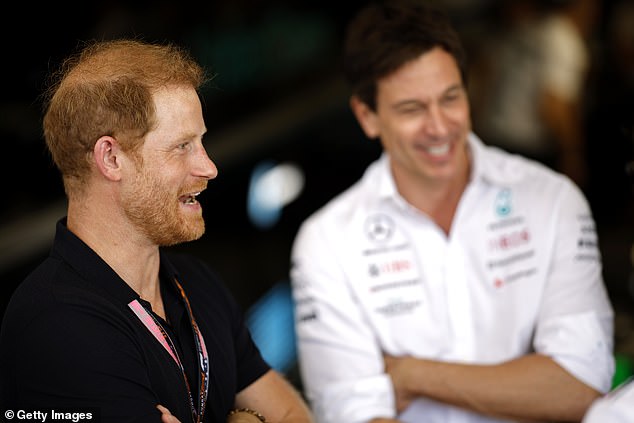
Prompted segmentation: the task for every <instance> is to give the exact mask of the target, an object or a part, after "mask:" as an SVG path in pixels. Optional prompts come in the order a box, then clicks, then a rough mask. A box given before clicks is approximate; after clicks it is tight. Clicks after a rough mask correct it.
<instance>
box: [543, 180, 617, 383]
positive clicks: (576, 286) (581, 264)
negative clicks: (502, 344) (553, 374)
mask: <svg viewBox="0 0 634 423" xmlns="http://www.w3.org/2000/svg"><path fill="white" fill-rule="evenodd" d="M564 188H565V189H564V192H563V193H562V195H560V196H559V204H558V205H556V207H557V211H556V214H555V216H554V219H553V220H552V224H553V226H554V243H553V244H552V245H553V251H552V255H553V258H552V261H551V262H550V269H549V275H548V282H547V284H546V289H545V292H544V298H543V302H542V307H541V310H540V314H539V322H538V325H537V330H536V334H535V342H534V346H535V349H536V351H537V352H540V353H542V354H545V355H548V356H551V357H552V358H553V359H554V360H555V361H556V362H557V363H558V364H560V365H561V366H562V367H563V368H565V369H566V370H568V371H569V372H570V373H571V374H573V375H574V376H576V377H577V378H578V379H580V380H581V381H583V382H585V383H586V384H588V385H590V386H592V387H593V388H595V389H597V390H599V391H601V392H604V393H605V392H607V391H608V390H609V389H610V386H611V381H612V376H613V374H614V368H615V363H614V357H613V343H614V342H613V331H614V323H613V319H614V313H613V309H612V306H611V304H610V301H609V299H608V295H607V291H606V288H605V285H604V283H603V278H602V266H601V255H600V251H599V246H598V237H597V233H596V228H595V223H594V220H593V217H592V214H591V211H590V208H589V206H588V204H587V201H586V200H585V198H584V197H583V194H582V193H581V191H580V190H579V189H578V188H577V187H576V186H574V185H572V184H571V183H566V185H565V187H564Z"/></svg>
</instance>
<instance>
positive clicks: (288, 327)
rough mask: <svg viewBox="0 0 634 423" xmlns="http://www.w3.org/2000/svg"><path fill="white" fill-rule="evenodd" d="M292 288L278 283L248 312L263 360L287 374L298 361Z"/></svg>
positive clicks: (248, 321) (248, 325)
mask: <svg viewBox="0 0 634 423" xmlns="http://www.w3.org/2000/svg"><path fill="white" fill-rule="evenodd" d="M294 322H295V321H294V317H293V300H292V295H291V289H290V285H289V283H287V282H278V283H277V284H275V285H273V287H272V288H271V289H270V290H269V291H267V292H266V293H265V294H264V295H263V296H262V297H261V298H260V299H259V300H258V301H257V302H256V303H255V304H253V306H251V308H249V309H248V310H247V313H246V324H247V327H248V328H249V330H250V331H251V337H252V338H253V341H254V342H255V344H256V345H257V346H258V348H259V349H260V353H261V354H262V357H264V359H265V360H266V361H267V362H268V363H269V365H270V366H271V367H273V368H274V369H276V370H278V371H280V372H282V373H285V372H287V371H288V370H290V369H291V367H292V366H293V365H294V364H295V362H296V357H297V350H296V344H295V323H294Z"/></svg>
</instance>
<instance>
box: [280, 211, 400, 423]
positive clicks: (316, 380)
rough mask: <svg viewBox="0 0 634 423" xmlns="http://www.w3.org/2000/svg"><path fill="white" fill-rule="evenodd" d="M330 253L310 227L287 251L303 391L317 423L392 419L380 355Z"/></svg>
mask: <svg viewBox="0 0 634 423" xmlns="http://www.w3.org/2000/svg"><path fill="white" fill-rule="evenodd" d="M332 232H333V231H332V230H330V233H331V234H332ZM334 249H335V245H334V244H333V241H332V240H331V239H327V235H326V233H325V231H324V230H323V229H321V228H319V227H318V226H317V224H316V222H312V223H307V224H304V226H303V227H302V228H301V229H300V231H299V232H298V235H297V238H296V240H295V243H294V246H293V252H292V268H291V280H292V288H293V298H294V304H295V321H296V330H297V341H298V354H299V365H300V371H301V377H302V382H303V385H304V390H305V392H306V395H307V398H308V400H309V401H310V403H311V406H312V408H313V411H314V414H315V417H316V419H317V421H318V422H320V423H341V422H347V423H354V422H365V421H368V420H370V419H372V418H375V417H394V416H395V406H394V395H393V388H392V384H391V381H390V378H389V376H388V375H387V374H385V372H384V364H383V358H382V354H381V349H380V347H379V345H378V342H377V341H376V337H375V335H374V333H373V330H372V328H371V327H370V325H369V323H368V320H367V318H366V316H364V314H363V312H362V310H361V308H360V307H359V306H358V305H357V299H356V298H355V296H354V294H353V291H352V290H351V289H350V286H349V283H351V282H350V281H348V280H347V278H346V274H345V273H344V271H343V270H342V267H341V266H340V265H339V263H338V259H337V257H336V255H335V254H334Z"/></svg>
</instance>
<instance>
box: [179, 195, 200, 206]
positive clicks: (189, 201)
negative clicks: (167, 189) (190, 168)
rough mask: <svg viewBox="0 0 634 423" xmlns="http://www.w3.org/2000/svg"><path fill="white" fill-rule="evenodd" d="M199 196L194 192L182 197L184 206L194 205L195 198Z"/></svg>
mask: <svg viewBox="0 0 634 423" xmlns="http://www.w3.org/2000/svg"><path fill="white" fill-rule="evenodd" d="M198 194H200V192H195V193H193V194H188V195H184V196H183V203H185V204H196V196H197V195H198Z"/></svg>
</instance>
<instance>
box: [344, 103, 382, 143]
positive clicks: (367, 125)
mask: <svg viewBox="0 0 634 423" xmlns="http://www.w3.org/2000/svg"><path fill="white" fill-rule="evenodd" d="M350 108H351V109H352V113H354V116H355V117H356V118H357V121H358V122H359V125H360V126H361V129H363V132H364V133H365V135H366V136H367V137H368V138H370V139H375V138H378V137H379V135H380V132H381V131H380V130H379V122H378V119H379V117H378V116H377V114H376V112H375V111H374V110H372V109H371V108H370V107H369V106H368V105H367V104H365V103H364V102H363V101H362V100H361V99H360V98H359V97H357V96H355V95H353V96H352V97H350Z"/></svg>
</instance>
